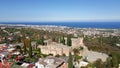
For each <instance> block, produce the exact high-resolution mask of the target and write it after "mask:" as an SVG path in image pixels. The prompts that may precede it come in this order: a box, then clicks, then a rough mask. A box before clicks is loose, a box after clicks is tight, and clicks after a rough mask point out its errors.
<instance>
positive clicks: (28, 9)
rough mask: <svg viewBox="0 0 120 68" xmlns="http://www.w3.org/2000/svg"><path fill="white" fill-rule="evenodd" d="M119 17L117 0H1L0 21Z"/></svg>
mask: <svg viewBox="0 0 120 68" xmlns="http://www.w3.org/2000/svg"><path fill="white" fill-rule="evenodd" d="M43 21H45V22H46V21H47V22H49V21H120V0H0V22H43Z"/></svg>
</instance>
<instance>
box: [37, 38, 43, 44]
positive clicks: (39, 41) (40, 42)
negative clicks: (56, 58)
mask: <svg viewBox="0 0 120 68" xmlns="http://www.w3.org/2000/svg"><path fill="white" fill-rule="evenodd" d="M37 44H41V45H44V37H43V36H42V37H41V38H40V39H38V40H37Z"/></svg>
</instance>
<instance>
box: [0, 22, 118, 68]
mask: <svg viewBox="0 0 120 68" xmlns="http://www.w3.org/2000/svg"><path fill="white" fill-rule="evenodd" d="M0 61H1V62H0V68H120V29H100V28H73V27H67V26H55V25H24V24H0Z"/></svg>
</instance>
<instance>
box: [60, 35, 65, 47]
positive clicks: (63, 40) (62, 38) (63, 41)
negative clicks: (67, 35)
mask: <svg viewBox="0 0 120 68" xmlns="http://www.w3.org/2000/svg"><path fill="white" fill-rule="evenodd" d="M60 43H62V44H64V45H65V39H64V36H63V37H61V38H60Z"/></svg>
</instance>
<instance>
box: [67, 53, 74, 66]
mask: <svg viewBox="0 0 120 68" xmlns="http://www.w3.org/2000/svg"><path fill="white" fill-rule="evenodd" d="M68 68H73V58H72V55H71V53H70V52H69V59H68Z"/></svg>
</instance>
